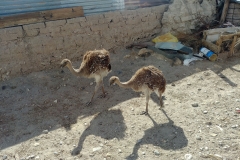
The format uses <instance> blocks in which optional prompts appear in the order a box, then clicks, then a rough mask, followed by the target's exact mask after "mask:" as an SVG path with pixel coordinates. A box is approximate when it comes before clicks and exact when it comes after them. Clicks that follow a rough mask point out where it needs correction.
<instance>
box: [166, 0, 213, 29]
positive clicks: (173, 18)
mask: <svg viewBox="0 0 240 160" xmlns="http://www.w3.org/2000/svg"><path fill="white" fill-rule="evenodd" d="M215 17H216V1H215V0H175V1H174V2H173V3H172V4H171V5H169V8H168V10H167V12H165V13H164V15H163V19H162V24H163V26H162V28H163V29H162V31H161V33H166V32H169V31H171V32H172V33H174V32H183V33H192V32H194V30H196V29H198V28H199V27H201V26H202V25H204V23H206V24H208V23H210V22H211V21H212V20H214V19H215Z"/></svg>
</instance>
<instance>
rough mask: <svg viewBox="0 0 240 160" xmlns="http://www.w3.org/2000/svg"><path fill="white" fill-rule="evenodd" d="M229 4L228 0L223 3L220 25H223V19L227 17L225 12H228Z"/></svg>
mask: <svg viewBox="0 0 240 160" xmlns="http://www.w3.org/2000/svg"><path fill="white" fill-rule="evenodd" d="M229 2H230V0H225V2H224V6H223V11H222V16H221V19H220V24H223V23H224V21H225V18H226V16H227V12H228V6H229Z"/></svg>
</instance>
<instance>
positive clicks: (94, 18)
mask: <svg viewBox="0 0 240 160" xmlns="http://www.w3.org/2000/svg"><path fill="white" fill-rule="evenodd" d="M102 18H104V16H103V14H93V15H89V16H86V19H87V21H98V20H99V19H102Z"/></svg>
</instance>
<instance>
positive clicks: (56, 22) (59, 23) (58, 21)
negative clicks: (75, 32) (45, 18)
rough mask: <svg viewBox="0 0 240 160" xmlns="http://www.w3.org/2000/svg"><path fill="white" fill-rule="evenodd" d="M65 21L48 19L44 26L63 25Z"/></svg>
mask: <svg viewBox="0 0 240 160" xmlns="http://www.w3.org/2000/svg"><path fill="white" fill-rule="evenodd" d="M66 23H67V21H66V20H65V19H64V20H57V21H49V22H46V27H58V26H63V25H65V24H66Z"/></svg>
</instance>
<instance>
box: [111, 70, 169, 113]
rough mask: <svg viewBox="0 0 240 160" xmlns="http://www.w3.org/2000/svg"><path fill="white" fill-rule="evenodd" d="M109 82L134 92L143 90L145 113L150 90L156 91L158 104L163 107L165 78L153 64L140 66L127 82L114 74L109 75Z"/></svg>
mask: <svg viewBox="0 0 240 160" xmlns="http://www.w3.org/2000/svg"><path fill="white" fill-rule="evenodd" d="M109 82H110V85H111V84H113V83H116V84H118V85H119V86H120V87H124V88H132V89H133V90H134V91H136V92H143V93H144V94H145V95H146V113H148V101H149V97H150V94H151V93H152V92H156V94H157V95H158V96H159V99H160V105H161V107H163V101H162V94H163V92H164V91H165V89H166V80H165V78H164V76H163V73H162V71H160V70H159V69H158V68H156V67H154V66H146V67H142V68H140V69H139V70H137V71H136V73H135V74H134V75H133V76H132V78H131V79H130V80H129V81H127V82H120V80H119V78H118V77H116V76H113V77H111V78H110V80H109Z"/></svg>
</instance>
